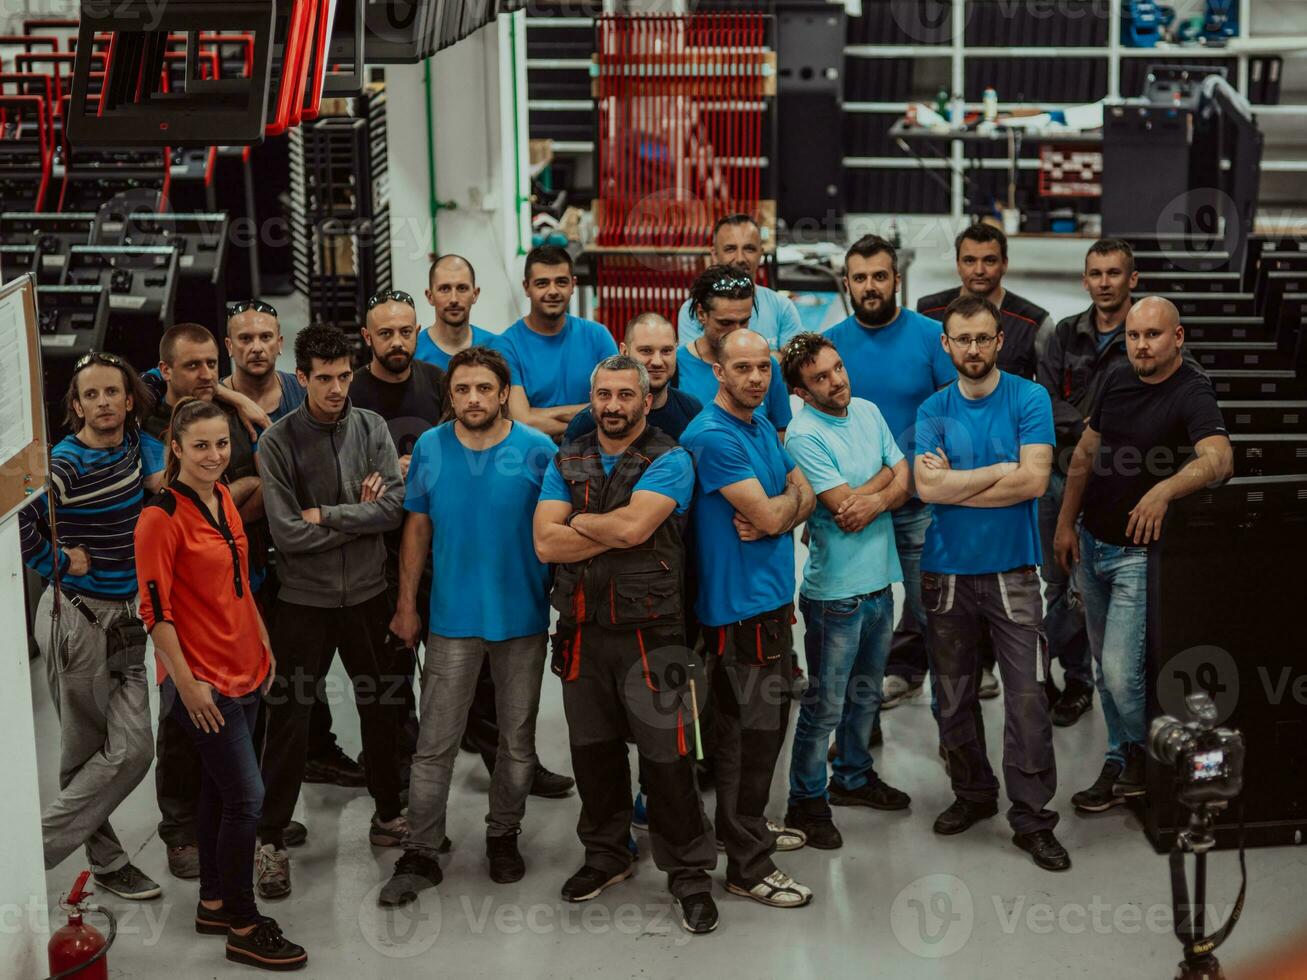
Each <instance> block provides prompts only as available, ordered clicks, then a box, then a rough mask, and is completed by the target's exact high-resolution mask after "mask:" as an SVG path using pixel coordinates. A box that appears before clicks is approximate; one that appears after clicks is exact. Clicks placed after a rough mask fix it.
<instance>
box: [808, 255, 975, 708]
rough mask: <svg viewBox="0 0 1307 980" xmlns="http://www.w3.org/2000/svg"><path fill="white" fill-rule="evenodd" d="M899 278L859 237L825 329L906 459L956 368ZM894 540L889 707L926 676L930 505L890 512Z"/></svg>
mask: <svg viewBox="0 0 1307 980" xmlns="http://www.w3.org/2000/svg"><path fill="white" fill-rule="evenodd" d="M901 282H902V280H901V277H900V276H899V271H898V254H897V252H895V250H894V246H893V245H891V244H890V243H889V242H887V241H886V240H885V239H883V238H881V237H879V236H878V235H865V236H863V237H862V238H860V239H858V240H857V241H856V242H854V243H853V245H852V246H851V247H850V248H849V251H848V253H847V254H846V255H845V257H844V285H845V288H846V289H848V291H849V300H850V302H851V303H852V304H853V315H852V316H850V317H849V318H848V319H846V320H843V321H842V322H840V323H837V324H836V325H835V326H833V327H831V328H830V329H828V330H827V331H826V336H827V337H828V338H829V339H830V341H831V343H833V344H834V345H835V347H836V349H838V350H839V352H840V356H841V357H843V359H844V366H845V369H846V370H847V371H848V374H849V384H850V387H851V390H852V393H853V397H855V398H865V399H867V401H869V402H872V403H873V404H875V406H876V407H877V408H879V409H880V411H881V414H882V415H883V416H884V417H885V421H886V423H887V424H888V425H889V427H890V431H891V432H892V433H894V438H895V440H897V442H898V445H899V449H900V450H902V452H903V455H904V456H905V457H907V458H909V459H910V458H911V457H912V451H913V437H912V430H913V427H914V426H915V425H916V422H917V409H918V408H920V407H921V403H922V402H923V401H925V400H926V399H927V398H929V397H930V396H931V395H932V394H934V392H935V391H936V389H938V388H941V387H943V386H944V385H947V384H951V383H952V381H953V379H954V377H956V373H955V372H954V370H953V363H952V362H951V361H950V360H949V356H948V353H947V352H946V351H944V350H942V349H941V348H940V340H939V337H940V329H939V323H938V322H937V321H935V320H932V319H930V317H927V316H922V315H921V314H920V313H917V312H915V311H913V310H909V309H906V308H904V307H900V306H899V304H898V295H899V289H900V286H901ZM893 520H894V540H895V544H896V546H897V548H898V552H899V561H900V562H901V563H902V566H903V596H904V608H903V614H902V616H901V617H900V619H899V625H898V629H897V630H895V632H894V639H893V642H892V644H891V648H890V659H889V664H888V665H887V666H886V668H885V688H884V695H885V700H884V703H883V704H882V705H881V707H882V708H884V709H886V710H888V709H889V708H893V707H895V706H897V705H899V704H901V703H903V701H905V700H907V699H908V698H910V697H913V696H915V695H916V694H917V692H918V691H920V690H921V684H922V681H923V680H924V678H925V676H926V644H925V640H924V638H923V633H922V631H923V630H924V628H925V621H926V617H925V613H924V611H923V610H922V608H921V546H922V543H923V542H924V541H925V540H926V528H927V527H929V526H930V508H929V507H928V506H926V504H925V503H924V502H922V501H921V500H920V499H918V498H917V497H912V498H910V499H909V500H908V501H907V503H905V504H904V505H903V506H902V507H900V508H899V509H898V510H896V511H894V515H893Z"/></svg>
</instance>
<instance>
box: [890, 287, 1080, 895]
mask: <svg viewBox="0 0 1307 980" xmlns="http://www.w3.org/2000/svg"><path fill="white" fill-rule="evenodd" d="M940 341H941V343H942V344H943V346H944V348H945V349H946V350H947V351H948V352H949V356H950V358H951V359H952V361H953V365H954V367H955V368H956V369H957V377H958V380H957V383H956V384H952V385H949V386H948V387H947V388H943V389H941V390H940V391H938V392H936V393H935V394H933V395H931V396H930V397H929V398H927V399H926V401H925V402H924V403H923V404H922V406H921V408H920V409H919V410H918V412H917V431H916V453H915V457H914V458H915V463H914V469H915V471H916V479H917V493H918V494H920V495H921V499H922V500H925V501H927V502H928V503H930V504H932V505H933V506H934V515H933V517H932V520H931V524H930V528H929V530H928V531H927V532H926V546H925V550H924V551H923V552H922V556H921V596H922V602H923V604H924V605H925V607H926V620H927V631H928V636H929V644H930V660H931V668H932V670H933V671H934V672H935V693H936V696H937V697H938V698H939V712H938V719H939V732H940V743H941V745H942V746H943V748H944V750H945V752H946V754H947V760H948V768H949V777H950V779H951V781H952V784H953V793H954V796H955V797H956V799H955V800H954V802H953V803H952V805H950V806H949V807H948V809H946V810H945V811H944V812H943V813H941V814H940V815H939V817H938V819H936V821H935V827H934V829H935V833H937V834H960V833H962V832H963V831H965V830H967V829H969V828H970V827H971V826H973V825H974V824H976V823H977V822H978V821H980V820H983V819H985V818H987V817H992V816H994V814H996V813H997V812H998V781H997V780H996V779H995V778H994V772H993V770H992V769H991V768H990V765H989V758H988V756H987V754H986V750H985V722H984V718H983V717H982V716H981V713H980V701H979V698H978V694H979V686H980V669H981V664H980V652H979V650H978V649H977V643H978V640H979V638H980V634H981V631H982V630H983V629H986V628H987V629H988V631H989V635H990V636H991V637H992V639H993V645H994V653H995V655H996V657H997V662H998V669H999V672H1000V673H1001V675H1002V678H1003V688H1004V692H1005V693H1004V698H1003V717H1004V725H1003V782H1004V785H1005V786H1006V788H1007V795H1008V799H1009V800H1011V802H1012V805H1011V807H1010V808H1009V809H1008V813H1007V816H1008V822H1009V824H1011V826H1012V830H1013V832H1014V833H1013V837H1012V842H1013V843H1014V844H1016V845H1017V847H1019V848H1021V850H1023V851H1025V852H1027V853H1028V854H1030V855H1031V857H1033V858H1034V860H1035V864H1037V865H1038V866H1039V867H1041V868H1043V869H1044V870H1046V871H1065V870H1067V869H1068V868H1070V867H1071V858H1070V857H1069V856H1068V855H1067V852H1066V849H1065V848H1064V847H1063V846H1062V845H1061V844H1060V843H1059V842H1058V840H1057V838H1056V837H1055V836H1054V835H1053V828H1054V827H1055V826H1056V825H1057V813H1056V812H1055V811H1053V810H1050V809H1048V803H1049V802H1050V801H1051V800H1052V799H1053V793H1054V792H1055V791H1056V789H1057V768H1056V765H1055V763H1054V760H1053V723H1052V719H1051V718H1050V717H1049V710H1048V708H1049V706H1048V697H1047V693H1046V690H1045V686H1044V685H1045V680H1046V678H1047V676H1048V649H1047V646H1046V644H1045V642H1044V636H1043V633H1042V632H1041V626H1042V623H1043V618H1044V616H1043V614H1044V606H1043V600H1042V598H1041V596H1040V580H1039V573H1038V571H1037V570H1036V566H1038V564H1039V561H1040V554H1041V551H1040V546H1039V518H1038V514H1037V507H1036V501H1037V500H1038V499H1039V498H1040V496H1041V495H1042V494H1043V493H1044V490H1045V489H1046V488H1047V486H1048V474H1049V471H1050V470H1051V468H1052V465H1053V443H1054V442H1055V441H1056V438H1055V436H1054V433H1053V409H1052V406H1051V404H1050V403H1049V398H1048V392H1046V391H1045V390H1044V389H1043V388H1042V387H1041V386H1040V385H1038V384H1036V383H1035V382H1033V381H1028V380H1026V379H1025V378H1019V377H1017V376H1016V375H1012V374H1008V373H1007V372H1006V371H1003V370H1000V369H999V367H998V364H997V362H998V356H999V352H1000V351H1001V349H1002V347H1003V343H1004V338H1003V328H1002V326H1001V314H1000V313H999V311H998V309H997V307H995V306H994V305H993V304H992V303H990V302H989V301H988V300H986V299H982V298H981V297H978V296H964V297H961V298H960V299H957V300H954V301H953V302H952V303H950V304H949V308H948V309H947V310H946V311H945V314H944V332H943V335H942V337H941V338H940Z"/></svg>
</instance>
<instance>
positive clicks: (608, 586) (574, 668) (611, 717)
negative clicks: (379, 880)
mask: <svg viewBox="0 0 1307 980" xmlns="http://www.w3.org/2000/svg"><path fill="white" fill-rule="evenodd" d="M590 390H591V395H590V410H591V413H592V414H593V415H594V416H595V418H597V419H598V420H599V428H598V430H596V431H594V432H591V433H589V434H587V435H584V436H581V437H580V438H579V439H578V440H576V441H575V442H565V443H564V444H563V445H562V447H561V448H560V449H559V451H558V454H557V455H556V456H555V457H554V461H553V463H552V464H551V465H550V467H549V469H548V470H547V471H546V473H545V479H544V484H543V486H542V487H541V491H540V503H539V505H538V506H537V507H536V513H535V522H534V535H535V547H536V554H537V555H538V556H539V558H540V560H541V561H545V562H551V563H555V564H556V565H557V569H556V578H555V582H554V589H553V596H552V601H553V605H554V607H555V608H557V609H558V610H559V612H560V617H559V621H558V632H557V634H556V635H555V637H554V658H553V664H552V668H553V671H554V673H556V674H557V675H558V676H559V677H560V678H562V681H563V709H564V711H565V712H566V714H567V729H568V738H569V741H570V742H571V746H572V768H573V769H574V771H575V772H576V778H577V789H578V791H579V792H580V794H581V817H580V820H579V821H578V822H577V836H579V837H580V838H581V843H582V844H583V845H584V846H585V863H584V865H583V866H582V867H581V869H580V870H579V871H577V872H576V874H574V875H573V876H572V877H571V878H569V879H568V880H567V882H566V883H564V885H563V890H562V894H563V898H564V899H566V900H567V901H569V902H585V901H589V900H590V899H592V898H595V897H596V896H598V895H599V893H600V892H602V891H603V890H604V889H605V888H608V887H609V886H610V885H614V884H616V883H617V882H619V881H623V880H625V879H626V878H629V877H630V876H631V874H632V872H633V871H634V865H635V861H634V858H633V857H632V855H631V853H630V851H629V850H628V849H627V841H628V838H629V834H630V824H631V795H630V786H631V770H630V762H629V759H628V753H627V748H626V736H627V734H628V733H630V734H631V735H632V736H634V738H635V742H636V746H637V748H638V749H639V753H640V766H641V770H642V772H643V775H644V779H645V780H646V782H647V784H648V787H649V800H650V802H649V833H650V837H651V839H652V844H653V853H654V862H655V863H656V864H657V865H658V867H659V869H660V870H662V871H664V872H665V873H666V874H667V881H668V887H669V889H670V890H671V892H672V895H673V896H674V897H675V900H676V904H677V907H678V908H679V910H680V919H681V925H682V927H683V928H684V929H686V931H688V932H691V933H706V932H711V931H712V930H713V929H715V928H717V907H716V905H715V903H714V902H713V898H712V893H711V888H712V882H711V879H710V878H709V877H708V871H709V870H710V869H711V868H713V867H714V866H715V865H716V864H717V852H716V850H715V848H714V847H713V842H712V839H711V838H710V837H709V836H708V833H707V821H706V820H705V819H704V817H703V806H702V804H701V802H700V800H699V794H698V791H697V790H696V788H695V784H694V768H693V755H692V754H691V753H692V752H693V749H692V748H691V742H692V741H693V736H692V731H693V718H692V717H690V714H691V710H690V706H689V701H690V699H689V698H688V697H683V696H682V695H683V693H684V692H683V690H682V688H683V686H684V685H685V684H686V680H687V675H688V674H689V673H690V670H691V666H690V664H689V662H688V651H687V650H686V648H685V642H684V641H685V638H684V634H683V627H684V622H685V615H684V609H683V601H684V600H683V592H682V575H683V567H684V564H685V546H684V541H683V538H682V528H683V527H684V524H685V513H686V510H687V509H688V508H689V506H690V501H691V498H692V497H693V494H694V467H693V465H692V464H691V462H690V456H689V454H688V453H687V452H686V451H685V450H684V449H682V448H680V447H679V446H678V445H677V444H676V442H675V440H673V439H672V438H671V437H670V436H668V435H666V434H665V433H663V432H661V431H659V430H658V429H656V428H653V427H652V426H650V425H649V424H648V422H647V421H646V416H647V414H648V411H649V405H650V402H651V401H652V395H651V394H650V390H649V375H648V373H647V372H646V371H645V369H644V366H643V365H642V364H640V362H639V361H636V360H634V359H632V358H630V357H627V356H625V355H620V354H619V355H617V356H615V357H609V358H606V359H604V360H603V361H600V362H599V365H598V366H597V367H596V368H595V369H594V373H593V379H592V381H591V386H590ZM669 696H670V701H671V703H672V704H674V705H675V714H674V717H673V716H671V715H670V714H669V712H668V709H667V705H666V703H665V702H667V701H668V700H669Z"/></svg>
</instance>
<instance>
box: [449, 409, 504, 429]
mask: <svg viewBox="0 0 1307 980" xmlns="http://www.w3.org/2000/svg"><path fill="white" fill-rule="evenodd" d="M499 415H500V413H499V412H498V411H494V412H484V413H483V414H481V415H479V416H477V417H476V418H469V417H468V416H467V415H463V414H462V413H460V412H455V413H454V418H456V419H458V422H459V424H460V425H462V426H463V428H465V429H467V430H468V431H469V432H481V431H483V430H485V429H488V428H490V427H491V426H492V425H494V424H495V423H496V422H498V421H499Z"/></svg>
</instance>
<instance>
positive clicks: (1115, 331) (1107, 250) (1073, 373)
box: [1038, 238, 1139, 809]
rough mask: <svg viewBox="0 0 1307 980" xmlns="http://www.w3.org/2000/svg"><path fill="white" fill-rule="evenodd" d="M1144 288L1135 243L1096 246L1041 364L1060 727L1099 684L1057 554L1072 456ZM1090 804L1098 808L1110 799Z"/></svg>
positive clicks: (1044, 529)
mask: <svg viewBox="0 0 1307 980" xmlns="http://www.w3.org/2000/svg"><path fill="white" fill-rule="evenodd" d="M1138 282H1139V274H1138V273H1137V272H1135V258H1134V251H1133V250H1132V249H1131V248H1130V244H1129V242H1125V241H1122V240H1121V239H1119V238H1105V239H1102V240H1101V241H1097V242H1094V244H1093V245H1091V246H1089V252H1088V254H1087V255H1086V256H1085V272H1084V279H1083V283H1084V287H1085V292H1087V293H1088V294H1089V297H1090V300H1091V301H1092V302H1091V304H1090V306H1089V309H1087V310H1085V311H1084V312H1083V313H1077V314H1076V315H1075V316H1069V317H1067V318H1066V319H1065V320H1063V321H1062V322H1061V323H1059V324H1058V325H1057V327H1056V329H1054V331H1053V335H1052V337H1050V338H1049V341H1048V347H1047V348H1045V350H1044V353H1043V355H1042V356H1041V357H1040V359H1039V374H1038V380H1039V383H1040V384H1042V385H1043V386H1044V389H1045V390H1046V391H1047V392H1048V394H1049V397H1050V398H1051V399H1052V400H1053V424H1054V426H1056V428H1057V451H1056V452H1055V453H1054V455H1053V472H1052V474H1051V475H1050V476H1049V479H1048V490H1047V492H1046V493H1045V494H1044V495H1043V496H1042V497H1040V498H1039V542H1040V545H1041V546H1042V548H1043V559H1042V561H1041V562H1040V566H1039V571H1040V574H1041V575H1042V576H1043V579H1044V602H1045V605H1046V607H1047V610H1048V611H1047V612H1046V613H1045V614H1044V635H1045V636H1047V637H1048V652H1049V656H1050V657H1051V658H1053V659H1056V660H1058V661H1060V662H1061V664H1062V669H1063V670H1064V671H1065V672H1066V686H1065V687H1064V688H1063V689H1062V694H1061V696H1060V697H1059V698H1058V700H1057V702H1056V703H1055V704H1054V705H1053V724H1054V725H1057V726H1059V727H1066V726H1068V725H1074V724H1075V723H1076V720H1077V719H1079V718H1080V716H1081V715H1083V714H1084V713H1085V712H1086V711H1088V710H1089V709H1090V708H1091V707H1092V706H1093V703H1094V683H1093V678H1092V676H1091V674H1090V668H1089V639H1088V637H1087V636H1086V634H1085V614H1084V609H1083V607H1082V606H1081V604H1080V602H1079V601H1078V600H1077V599H1075V598H1074V595H1073V593H1072V592H1071V590H1070V582H1069V580H1068V577H1067V575H1066V573H1065V572H1064V571H1063V570H1062V566H1061V565H1060V564H1059V563H1058V561H1057V559H1056V558H1055V557H1054V555H1053V536H1054V534H1055V533H1056V530H1057V518H1058V514H1059V512H1060V511H1061V510H1062V494H1063V491H1064V490H1065V488H1066V471H1067V465H1068V463H1069V461H1070V457H1071V453H1072V451H1073V450H1074V448H1075V445H1076V443H1077V442H1078V441H1079V440H1080V436H1081V435H1082V434H1083V433H1084V430H1085V422H1086V421H1087V420H1088V419H1089V413H1090V411H1091V410H1092V409H1093V406H1094V402H1095V401H1096V400H1097V396H1098V393H1099V392H1100V391H1101V390H1102V388H1103V384H1104V382H1105V381H1106V380H1107V377H1108V376H1109V375H1110V374H1111V373H1112V371H1113V370H1114V369H1115V368H1116V367H1117V366H1118V365H1120V364H1123V363H1125V362H1126V361H1127V360H1128V355H1127V353H1126V345H1125V319H1126V316H1127V314H1129V312H1130V307H1131V306H1132V305H1133V304H1134V299H1133V297H1132V296H1131V294H1130V291H1131V290H1132V289H1134V287H1135V285H1136V284H1137V283H1138ZM1073 802H1074V800H1073ZM1084 802H1088V803H1089V804H1090V807H1098V806H1100V805H1101V804H1103V803H1105V802H1109V801H1106V800H1096V801H1090V800H1086V801H1084ZM1103 809H1106V807H1103Z"/></svg>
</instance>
